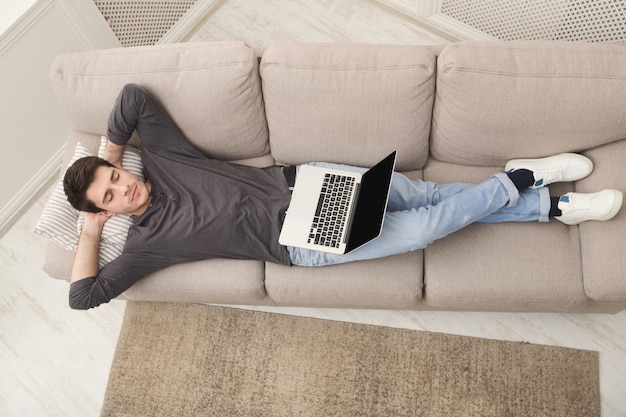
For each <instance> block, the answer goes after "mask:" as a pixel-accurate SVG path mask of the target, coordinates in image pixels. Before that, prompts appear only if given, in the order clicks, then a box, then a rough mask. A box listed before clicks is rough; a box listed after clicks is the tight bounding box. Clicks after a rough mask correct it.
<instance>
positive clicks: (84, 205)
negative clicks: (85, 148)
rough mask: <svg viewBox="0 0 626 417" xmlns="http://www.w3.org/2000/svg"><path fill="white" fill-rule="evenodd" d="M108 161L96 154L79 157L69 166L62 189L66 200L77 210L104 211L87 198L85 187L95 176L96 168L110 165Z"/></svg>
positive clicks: (87, 186)
mask: <svg viewBox="0 0 626 417" xmlns="http://www.w3.org/2000/svg"><path fill="white" fill-rule="evenodd" d="M112 166H113V164H111V163H110V162H109V161H106V160H104V159H102V158H98V157H97V156H86V157H84V158H80V159H79V160H77V161H76V162H74V163H73V164H72V166H70V167H69V168H68V169H67V171H66V172H65V177H64V178H63V189H64V191H65V195H66V196H67V201H69V202H70V204H71V205H72V207H74V208H75V209H76V210H78V211H86V212H91V213H100V212H102V211H105V210H104V209H101V208H99V207H97V206H96V205H95V204H94V203H93V202H91V201H89V200H87V188H89V186H90V185H91V183H92V182H93V181H94V179H95V178H96V170H97V169H98V168H100V167H112Z"/></svg>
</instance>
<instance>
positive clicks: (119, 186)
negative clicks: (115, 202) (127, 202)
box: [115, 184, 130, 195]
mask: <svg viewBox="0 0 626 417" xmlns="http://www.w3.org/2000/svg"><path fill="white" fill-rule="evenodd" d="M115 188H116V190H117V191H118V192H119V193H121V194H122V195H126V194H128V190H130V186H129V185H128V184H117V185H116V186H115Z"/></svg>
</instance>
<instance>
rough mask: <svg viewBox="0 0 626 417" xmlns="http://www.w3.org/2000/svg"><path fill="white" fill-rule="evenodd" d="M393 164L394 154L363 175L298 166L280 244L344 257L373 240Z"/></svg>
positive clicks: (379, 226)
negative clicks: (345, 254)
mask: <svg viewBox="0 0 626 417" xmlns="http://www.w3.org/2000/svg"><path fill="white" fill-rule="evenodd" d="M395 165H396V151H393V152H392V153H391V154H389V155H388V156H387V157H385V158H384V159H383V160H382V161H380V162H379V163H377V164H376V165H375V166H373V167H372V168H371V169H369V170H368V171H366V172H364V173H363V174H360V173H355V172H350V171H344V170H335V169H329V168H325V167H316V166H310V165H302V166H300V168H299V170H298V175H297V177H296V182H295V185H294V188H293V193H292V195H291V202H290V203H289V209H288V210H287V213H286V215H285V221H284V223H283V228H282V230H281V233H280V237H279V239H278V241H279V243H280V244H281V245H284V246H294V247H300V248H306V249H312V250H318V251H323V252H329V253H336V254H344V253H348V252H350V251H353V250H354V249H356V248H358V247H361V246H363V245H365V244H366V243H368V242H371V241H372V240H374V239H376V238H377V237H378V236H380V233H381V231H382V228H383V221H384V219H385V211H386V210H387V200H388V198H389V190H390V188H391V176H392V174H393V171H394V168H395Z"/></svg>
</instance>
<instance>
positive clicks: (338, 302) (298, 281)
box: [265, 251, 423, 309]
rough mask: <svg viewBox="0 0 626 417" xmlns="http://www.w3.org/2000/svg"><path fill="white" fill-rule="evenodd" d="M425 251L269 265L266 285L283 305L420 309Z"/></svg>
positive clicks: (271, 295) (277, 302)
mask: <svg viewBox="0 0 626 417" xmlns="http://www.w3.org/2000/svg"><path fill="white" fill-rule="evenodd" d="M422 261H423V253H422V251H415V252H411V253H406V254H402V255H396V256H390V257H387V258H382V259H377V260H372V261H362V262H352V263H347V264H343V265H333V266H325V267H300V266H291V267H287V266H282V265H275V264H267V265H266V277H265V287H266V290H267V293H268V295H269V296H270V297H271V298H272V300H274V301H275V302H276V304H278V305H284V306H315V307H338V308H381V309H417V308H419V306H420V305H421V298H422V286H423V274H422V271H423V268H422V266H423V262H422Z"/></svg>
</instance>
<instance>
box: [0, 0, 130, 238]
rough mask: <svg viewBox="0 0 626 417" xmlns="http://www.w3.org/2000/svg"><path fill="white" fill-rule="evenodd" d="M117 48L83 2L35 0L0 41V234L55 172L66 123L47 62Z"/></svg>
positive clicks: (99, 18)
mask: <svg viewBox="0 0 626 417" xmlns="http://www.w3.org/2000/svg"><path fill="white" fill-rule="evenodd" d="M119 46H120V44H119V42H118V41H117V38H116V37H115V35H114V34H113V32H112V31H111V29H110V28H109V27H108V26H107V25H106V22H105V21H104V18H103V17H102V15H101V14H100V12H99V11H98V9H97V8H96V6H95V5H94V4H93V2H91V1H86V0H38V1H37V3H36V4H35V5H34V6H33V7H32V8H30V9H29V10H28V11H27V12H26V14H25V15H23V16H22V17H21V18H20V19H19V20H18V21H17V22H16V23H15V24H14V25H13V26H11V28H10V29H9V30H7V31H6V32H4V33H3V34H2V35H1V36H0V92H1V96H0V97H1V98H0V106H1V107H0V127H1V128H0V135H1V136H0V144H1V149H2V151H1V152H0V189H1V190H2V192H1V193H0V235H1V234H2V232H3V231H4V229H6V226H9V225H10V224H11V221H12V220H13V217H14V215H15V214H16V213H19V212H20V211H21V210H22V208H23V207H24V206H25V205H26V204H27V203H28V201H29V199H30V197H31V196H32V195H34V194H36V193H37V192H38V191H39V189H40V188H41V185H42V184H45V182H46V181H47V180H48V179H49V178H50V177H51V175H54V173H55V172H58V169H59V167H60V162H61V155H62V150H63V143H64V142H65V140H66V137H67V133H68V122H67V119H66V118H65V116H64V114H63V113H62V111H61V109H60V107H59V106H58V104H57V101H56V97H55V96H54V93H53V91H52V88H51V84H50V82H49V81H48V71H49V69H50V65H51V63H52V61H53V60H54V58H55V57H56V56H58V55H60V54H62V53H65V52H72V51H80V50H86V49H99V48H111V47H119Z"/></svg>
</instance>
